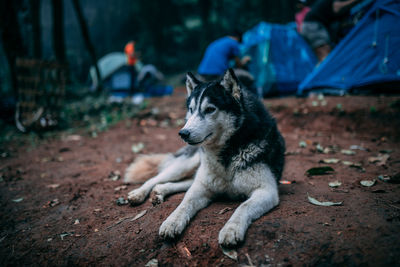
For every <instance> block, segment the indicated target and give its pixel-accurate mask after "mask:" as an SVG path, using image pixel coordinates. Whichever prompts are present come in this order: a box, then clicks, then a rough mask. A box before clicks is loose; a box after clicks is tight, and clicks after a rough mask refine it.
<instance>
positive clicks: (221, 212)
mask: <svg viewBox="0 0 400 267" xmlns="http://www.w3.org/2000/svg"><path fill="white" fill-rule="evenodd" d="M230 210H232V208H229V207H226V208H223V209H222V210H220V211H219V212H218V214H224V213H225V212H227V211H230Z"/></svg>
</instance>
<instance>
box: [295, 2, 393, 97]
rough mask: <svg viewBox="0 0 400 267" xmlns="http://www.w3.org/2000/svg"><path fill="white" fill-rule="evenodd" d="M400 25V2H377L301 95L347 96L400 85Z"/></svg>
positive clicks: (302, 87) (303, 86) (312, 75)
mask: <svg viewBox="0 0 400 267" xmlns="http://www.w3.org/2000/svg"><path fill="white" fill-rule="evenodd" d="M399 24H400V1H398V0H378V1H375V3H374V4H373V6H372V7H371V8H370V9H369V10H368V12H367V13H366V14H365V15H364V17H363V18H362V19H361V20H360V21H359V23H358V24H357V25H356V26H355V27H354V28H353V29H352V30H351V31H350V32H349V33H348V35H346V37H345V38H344V39H343V40H342V41H341V42H340V43H339V44H338V45H337V46H336V47H335V49H334V50H333V51H332V52H331V53H330V54H329V55H328V57H327V58H326V59H325V60H324V61H323V62H322V63H321V65H320V66H318V67H317V68H316V69H315V70H314V71H313V72H312V73H310V74H309V75H308V76H307V77H306V78H305V79H304V81H303V82H302V83H301V84H300V86H299V90H298V94H300V95H301V94H307V93H308V92H309V91H311V90H322V91H329V92H332V93H336V94H343V93H346V92H348V91H349V90H352V89H355V88H360V87H365V86H371V85H374V84H375V85H376V84H383V83H387V82H391V83H393V82H395V83H399V84H400V26H399ZM397 89H398V88H397Z"/></svg>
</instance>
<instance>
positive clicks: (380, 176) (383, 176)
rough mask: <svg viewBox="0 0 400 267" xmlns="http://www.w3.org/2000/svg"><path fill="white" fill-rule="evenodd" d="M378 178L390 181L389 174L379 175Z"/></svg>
mask: <svg viewBox="0 0 400 267" xmlns="http://www.w3.org/2000/svg"><path fill="white" fill-rule="evenodd" d="M378 179H379V180H381V181H384V182H389V181H390V176H389V175H379V176H378Z"/></svg>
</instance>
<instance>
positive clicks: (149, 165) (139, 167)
mask: <svg viewBox="0 0 400 267" xmlns="http://www.w3.org/2000/svg"><path fill="white" fill-rule="evenodd" d="M170 158H171V154H150V155H140V156H138V157H137V158H136V159H135V161H134V162H133V163H132V164H131V165H129V167H128V168H127V169H126V171H125V177H124V182H125V183H132V184H137V183H143V182H145V181H146V180H148V179H149V178H151V177H153V176H155V175H157V174H158V173H159V171H160V168H161V167H162V166H164V165H165V162H166V161H168V159H170Z"/></svg>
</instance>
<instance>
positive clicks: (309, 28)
mask: <svg viewBox="0 0 400 267" xmlns="http://www.w3.org/2000/svg"><path fill="white" fill-rule="evenodd" d="M358 1H359V0H345V1H343V0H317V1H316V2H315V3H314V4H313V5H312V7H311V10H310V11H309V12H308V13H307V15H306V16H305V19H304V22H303V25H302V27H301V34H302V36H303V37H304V38H305V39H306V41H307V42H308V43H309V44H310V46H311V47H312V49H313V50H314V52H315V54H316V56H317V58H318V60H319V62H321V61H323V60H324V59H325V58H326V57H327V56H328V54H329V53H330V51H331V50H332V37H331V33H330V27H331V25H332V24H333V23H334V22H337V21H339V20H342V19H344V18H346V17H348V16H349V15H350V13H349V11H350V9H351V8H352V7H353V6H354V5H355V4H357V2H358Z"/></svg>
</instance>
